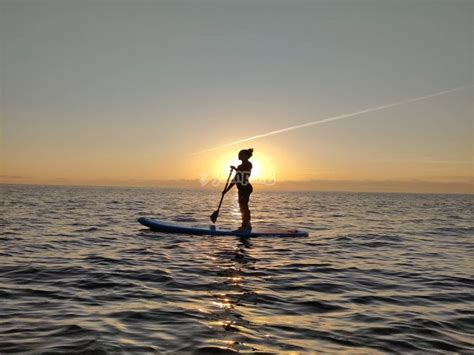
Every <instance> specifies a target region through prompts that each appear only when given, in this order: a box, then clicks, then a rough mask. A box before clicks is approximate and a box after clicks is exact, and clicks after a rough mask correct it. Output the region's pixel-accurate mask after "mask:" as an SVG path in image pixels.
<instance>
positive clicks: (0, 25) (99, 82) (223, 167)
mask: <svg viewBox="0 0 474 355" xmlns="http://www.w3.org/2000/svg"><path fill="white" fill-rule="evenodd" d="M473 14H474V2H473V1H470V0H449V1H436V0H370V1H369V0H327V1H320V0H311V1H299V0H295V1H289V0H286V1H281V0H239V1H233V0H228V1H217V0H216V1H208V0H202V1H200V0H187V1H182V0H173V1H159V0H157V1H151V0H146V1H145V0H133V1H132V0H126V1H121V0H94V1H89V0H81V1H74V0H70V1H64V0H0V16H1V18H0V100H1V112H0V113H1V134H0V138H1V152H0V154H1V156H0V158H1V174H0V175H2V182H4V183H49V184H106V185H107V184H110V185H148V184H160V183H165V184H168V185H173V184H175V185H179V184H183V181H186V183H188V182H189V181H194V182H196V186H198V187H199V186H202V185H205V184H208V182H209V181H212V180H213V179H223V178H225V177H226V175H227V173H228V167H229V165H230V164H236V163H238V160H237V153H238V151H239V150H240V149H242V148H248V147H253V148H254V149H255V152H254V157H253V161H254V166H255V171H254V174H253V178H254V180H255V181H256V182H257V181H258V180H263V181H264V182H265V181H266V182H271V183H263V184H262V185H265V186H266V187H268V186H270V185H271V186H275V187H278V186H284V187H287V188H292V187H293V188H295V189H298V188H305V189H335V190H338V189H344V190H367V189H368V190H373V189H377V188H380V189H382V190H387V191H414V192H416V191H425V190H426V189H428V191H429V192H471V193H472V192H473V173H474V168H473V156H474V152H473V142H474V128H473V117H474V114H473V113H474V104H473V102H474V90H473V87H472V84H473V83H474V78H473V77H474V69H473V68H474V65H473V53H474V47H473V38H474V25H473V16H474V15H473ZM469 85H471V86H470V87H466V88H462V89H459V90H455V91H450V92H447V93H445V94H443V95H438V96H432V97H428V98H426V99H423V100H418V101H410V100H411V99H414V98H420V97H424V96H430V95H432V94H436V93H440V92H444V91H448V90H451V89H456V88H460V87H463V86H469ZM398 102H408V103H404V104H400V105H392V104H394V103H398ZM384 105H387V106H390V107H387V108H385V109H381V110H376V111H372V112H366V113H363V114H360V115H356V116H350V115H348V116H350V117H347V118H343V119H338V120H328V122H324V123H321V124H316V125H307V126H304V127H301V128H296V129H292V130H285V128H288V127H294V126H299V125H304V124H306V123H308V122H316V121H320V120H325V119H327V118H331V117H337V116H340V115H345V114H350V113H354V112H359V111H363V110H366V109H368V108H374V107H380V106H384ZM391 105H392V106H391ZM277 130H282V131H283V132H281V133H278V134H273V135H266V133H268V132H273V131H277ZM254 136H263V137H260V138H256V139H252V140H248V141H245V142H241V143H238V144H234V145H230V143H232V142H236V141H240V140H245V139H247V138H249V137H254ZM197 182H199V184H197ZM363 186H365V187H363ZM367 186H369V187H367ZM420 186H421V187H420Z"/></svg>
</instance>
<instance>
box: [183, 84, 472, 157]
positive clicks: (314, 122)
mask: <svg viewBox="0 0 474 355" xmlns="http://www.w3.org/2000/svg"><path fill="white" fill-rule="evenodd" d="M473 86H474V84H470V85H464V86H460V87H457V88H454V89H449V90H444V91H440V92H437V93H434V94H429V95H425V96H420V97H416V98H412V99H405V100H402V101H398V102H395V103H392V104H388V105H381V106H376V107H369V108H366V109H364V110H360V111H356V112H351V113H345V114H342V115H337V116H333V117H328V118H325V119H322V120H319V121H311V122H306V123H303V124H300V125H296V126H290V127H286V128H282V129H278V130H275V131H270V132H267V133H262V134H257V135H255V136H251V137H247V138H242V139H239V140H236V141H234V142H230V143H226V144H223V145H220V146H217V147H214V148H208V149H204V150H200V151H197V152H194V153H192V155H198V154H203V153H207V152H210V151H213V150H218V149H222V148H226V147H230V146H233V145H236V144H240V143H244V142H248V141H252V140H255V139H259V138H265V137H269V136H273V135H275V134H280V133H285V132H289V131H294V130H296V129H300V128H305V127H309V126H316V125H319V124H322V123H327V122H332V121H338V120H342V119H346V118H352V117H355V116H360V115H362V114H364V113H369V112H375V111H380V110H385V109H388V108H391V107H395V106H400V105H406V104H410V103H413V102H417V101H422V100H426V99H430V98H433V97H437V96H442V95H445V94H449V93H451V92H454V91H458V90H463V89H467V88H471V87H473Z"/></svg>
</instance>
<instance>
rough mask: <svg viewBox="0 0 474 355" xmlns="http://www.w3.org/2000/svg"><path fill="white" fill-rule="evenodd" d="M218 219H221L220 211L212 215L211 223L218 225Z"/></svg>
mask: <svg viewBox="0 0 474 355" xmlns="http://www.w3.org/2000/svg"><path fill="white" fill-rule="evenodd" d="M217 217H219V210H215V211H214V212H213V213H212V214H211V221H212V223H216V221H217Z"/></svg>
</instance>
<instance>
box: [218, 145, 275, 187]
mask: <svg viewBox="0 0 474 355" xmlns="http://www.w3.org/2000/svg"><path fill="white" fill-rule="evenodd" d="M250 162H251V163H252V173H251V175H250V180H251V181H252V180H254V181H255V180H266V179H272V178H273V177H274V176H275V166H274V164H273V162H272V161H271V160H270V159H269V158H268V156H266V155H265V154H264V153H263V152H261V151H259V152H257V153H256V154H255V153H254V156H253V157H252V158H250ZM240 163H241V161H240V160H239V159H237V154H236V153H235V152H232V153H227V154H225V155H224V154H223V155H222V156H221V157H220V158H219V159H216V163H215V165H214V170H215V172H217V174H216V175H217V177H218V178H219V179H220V180H225V179H226V178H227V175H228V174H229V167H230V166H231V165H233V166H235V167H237V166H238V165H239V164H240Z"/></svg>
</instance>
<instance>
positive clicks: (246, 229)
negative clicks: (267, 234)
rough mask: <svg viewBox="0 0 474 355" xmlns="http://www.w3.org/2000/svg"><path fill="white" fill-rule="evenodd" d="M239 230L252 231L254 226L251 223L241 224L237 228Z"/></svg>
mask: <svg viewBox="0 0 474 355" xmlns="http://www.w3.org/2000/svg"><path fill="white" fill-rule="evenodd" d="M237 231H238V232H251V231H252V226H251V225H246V226H240V227H239V228H237Z"/></svg>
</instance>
